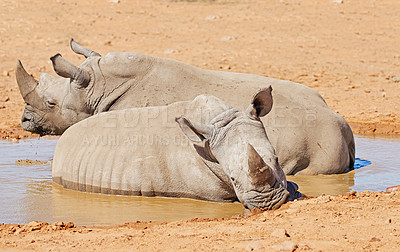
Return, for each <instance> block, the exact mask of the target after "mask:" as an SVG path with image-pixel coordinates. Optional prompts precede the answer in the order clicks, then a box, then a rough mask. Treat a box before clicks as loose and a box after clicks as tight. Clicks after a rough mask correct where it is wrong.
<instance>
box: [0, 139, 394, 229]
mask: <svg viewBox="0 0 400 252" xmlns="http://www.w3.org/2000/svg"><path fill="white" fill-rule="evenodd" d="M56 142H57V138H50V139H48V138H47V139H46V138H45V139H40V140H38V139H29V140H26V141H20V142H19V143H12V142H8V141H0V194H1V195H2V197H1V198H0V222H5V223H21V224H24V223H28V222H30V221H32V220H38V221H46V222H55V221H73V222H75V223H77V224H79V225H106V224H118V223H124V222H129V221H136V220H143V221H145V220H154V221H172V220H182V219H190V218H194V217H199V218H203V217H210V218H212V217H229V216H233V215H236V214H240V213H241V212H242V210H243V207H242V205H241V204H239V203H229V204H227V203H225V204H224V203H212V202H205V201H196V200H188V199H172V198H145V197H126V196H109V195H100V194H89V193H82V192H76V191H72V190H65V189H63V188H61V187H60V186H58V185H55V184H53V183H52V180H51V167H50V165H49V164H48V163H45V164H40V165H30V166H25V165H23V166H17V165H16V163H15V162H16V161H17V160H24V159H30V160H41V161H49V160H51V158H52V156H53V153H54V149H55V145H56ZM356 147H357V150H356V156H357V157H359V158H362V159H366V160H370V161H371V162H372V164H371V165H368V166H366V167H363V168H360V169H357V170H355V171H351V172H348V173H346V174H340V175H319V176H304V177H299V176H288V180H290V181H293V182H296V183H297V184H298V185H299V186H300V191H301V192H303V193H304V194H306V195H309V196H317V195H320V194H327V195H337V194H344V193H348V192H350V191H353V190H355V191H357V192H360V191H364V190H373V191H382V190H385V189H386V187H388V186H393V185H399V184H400V177H399V176H397V175H398V174H399V172H400V159H399V158H398V154H399V153H400V139H385V138H371V137H360V136H358V137H356Z"/></svg>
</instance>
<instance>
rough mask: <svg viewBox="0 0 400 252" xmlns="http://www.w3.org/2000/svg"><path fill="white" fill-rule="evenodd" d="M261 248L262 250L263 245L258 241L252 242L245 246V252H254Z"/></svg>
mask: <svg viewBox="0 0 400 252" xmlns="http://www.w3.org/2000/svg"><path fill="white" fill-rule="evenodd" d="M262 248H264V245H263V244H262V243H261V242H259V241H253V242H250V243H249V244H248V245H247V247H246V250H247V251H254V250H257V249H262Z"/></svg>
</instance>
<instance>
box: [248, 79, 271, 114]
mask: <svg viewBox="0 0 400 252" xmlns="http://www.w3.org/2000/svg"><path fill="white" fill-rule="evenodd" d="M272 105H273V100H272V87H271V86H269V87H267V88H264V89H262V90H260V91H259V92H258V93H257V94H255V95H254V97H253V101H252V102H251V104H250V106H249V107H248V108H247V112H248V113H249V114H250V115H252V116H253V117H257V118H259V117H263V116H265V115H266V114H268V113H269V112H270V111H271V109H272Z"/></svg>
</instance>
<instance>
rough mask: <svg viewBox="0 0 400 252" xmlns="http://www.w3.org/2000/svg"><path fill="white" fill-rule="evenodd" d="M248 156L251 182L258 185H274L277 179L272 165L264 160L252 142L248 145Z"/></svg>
mask: <svg viewBox="0 0 400 252" xmlns="http://www.w3.org/2000/svg"><path fill="white" fill-rule="evenodd" d="M247 156H248V165H249V172H250V178H251V182H252V183H253V184H254V185H257V186H263V185H265V183H268V184H269V185H270V186H273V185H274V184H275V181H276V179H275V176H274V173H273V171H272V169H271V167H269V166H268V165H267V164H266V163H265V162H264V160H263V159H262V157H261V156H260V155H259V154H258V153H257V151H256V150H255V149H254V147H253V146H252V145H251V144H248V145H247Z"/></svg>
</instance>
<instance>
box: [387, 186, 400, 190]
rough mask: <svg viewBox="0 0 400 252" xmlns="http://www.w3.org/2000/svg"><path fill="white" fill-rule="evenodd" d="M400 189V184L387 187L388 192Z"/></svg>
mask: <svg viewBox="0 0 400 252" xmlns="http://www.w3.org/2000/svg"><path fill="white" fill-rule="evenodd" d="M398 190H400V185H397V186H391V187H388V188H386V192H393V191H398Z"/></svg>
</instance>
